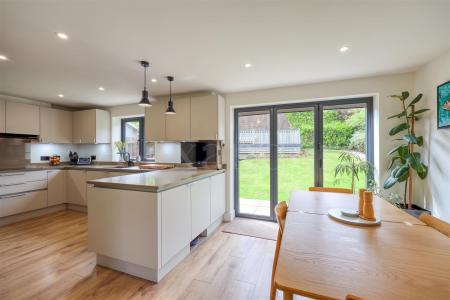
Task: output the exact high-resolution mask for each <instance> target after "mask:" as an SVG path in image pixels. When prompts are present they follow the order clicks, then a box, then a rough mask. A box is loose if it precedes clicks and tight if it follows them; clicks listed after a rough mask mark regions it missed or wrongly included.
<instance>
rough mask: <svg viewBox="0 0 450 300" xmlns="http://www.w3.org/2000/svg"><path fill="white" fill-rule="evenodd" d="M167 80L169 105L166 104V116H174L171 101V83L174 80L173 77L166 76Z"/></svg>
mask: <svg viewBox="0 0 450 300" xmlns="http://www.w3.org/2000/svg"><path fill="white" fill-rule="evenodd" d="M166 78H167V80H168V81H169V103H168V104H167V109H166V115H175V114H176V112H175V109H173V101H172V81H173V80H174V79H175V78H173V76H167V77H166Z"/></svg>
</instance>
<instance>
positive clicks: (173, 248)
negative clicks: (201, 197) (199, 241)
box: [161, 185, 191, 265]
mask: <svg viewBox="0 0 450 300" xmlns="http://www.w3.org/2000/svg"><path fill="white" fill-rule="evenodd" d="M161 194H162V195H161V252H162V253H161V262H162V265H165V264H166V263H167V262H168V261H169V260H170V259H171V258H172V257H174V256H175V255H176V254H177V253H178V252H180V251H181V250H182V249H183V248H184V247H186V246H189V243H190V241H191V239H190V238H191V213H190V212H191V202H190V200H189V187H188V186H187V185H182V186H179V187H176V188H173V189H170V190H167V191H164V192H162V193H161Z"/></svg>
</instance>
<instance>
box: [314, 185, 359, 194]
mask: <svg viewBox="0 0 450 300" xmlns="http://www.w3.org/2000/svg"><path fill="white" fill-rule="evenodd" d="M309 191H310V192H328V193H341V194H352V190H351V189H344V188H329V187H320V186H312V187H310V188H309Z"/></svg>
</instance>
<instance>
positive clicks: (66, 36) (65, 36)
mask: <svg viewBox="0 0 450 300" xmlns="http://www.w3.org/2000/svg"><path fill="white" fill-rule="evenodd" d="M56 36H57V37H59V38H60V39H62V40H67V39H68V38H69V36H68V35H67V34H65V33H64V32H57V33H56Z"/></svg>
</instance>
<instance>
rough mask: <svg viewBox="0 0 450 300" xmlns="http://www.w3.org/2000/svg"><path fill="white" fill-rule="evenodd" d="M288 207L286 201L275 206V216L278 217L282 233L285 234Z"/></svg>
mask: <svg viewBox="0 0 450 300" xmlns="http://www.w3.org/2000/svg"><path fill="white" fill-rule="evenodd" d="M287 210H288V206H287V203H286V201H281V202H280V203H278V204H277V205H276V206H275V215H276V216H277V222H278V225H279V226H280V230H281V232H283V229H284V223H285V221H286V214H287Z"/></svg>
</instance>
